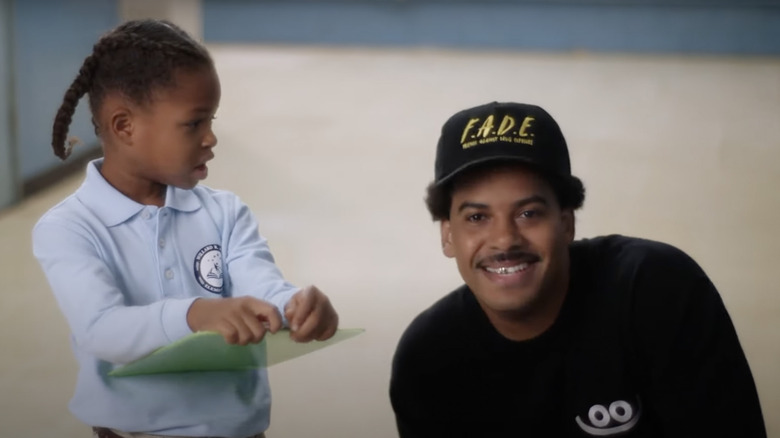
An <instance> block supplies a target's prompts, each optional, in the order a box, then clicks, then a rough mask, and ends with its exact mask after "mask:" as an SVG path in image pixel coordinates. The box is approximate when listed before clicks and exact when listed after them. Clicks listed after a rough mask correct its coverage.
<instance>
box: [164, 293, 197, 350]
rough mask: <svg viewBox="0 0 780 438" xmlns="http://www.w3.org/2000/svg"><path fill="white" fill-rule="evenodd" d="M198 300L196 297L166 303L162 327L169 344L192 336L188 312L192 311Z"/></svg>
mask: <svg viewBox="0 0 780 438" xmlns="http://www.w3.org/2000/svg"><path fill="white" fill-rule="evenodd" d="M197 299H198V298H197V297H195V298H187V299H183V300H166V301H165V304H164V305H163V309H162V326H163V330H164V331H165V336H167V337H168V341H169V342H174V341H177V340H179V339H181V338H183V337H185V336H187V335H190V334H192V329H190V326H189V324H187V312H188V311H189V310H190V306H191V305H192V303H193V302H195V300H197Z"/></svg>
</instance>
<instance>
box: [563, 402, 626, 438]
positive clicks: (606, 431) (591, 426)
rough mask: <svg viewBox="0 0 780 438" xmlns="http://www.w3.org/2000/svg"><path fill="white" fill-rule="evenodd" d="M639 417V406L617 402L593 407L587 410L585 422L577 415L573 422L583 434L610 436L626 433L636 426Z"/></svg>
mask: <svg viewBox="0 0 780 438" xmlns="http://www.w3.org/2000/svg"><path fill="white" fill-rule="evenodd" d="M640 415H641V404H640V403H639V401H637V402H636V403H635V404H631V403H629V402H627V401H625V400H617V401H614V402H612V403H610V405H609V407H607V406H604V405H593V406H591V407H590V409H589V410H588V418H587V421H586V420H583V419H582V418H580V416H579V415H578V416H577V417H576V418H575V420H576V421H577V425H578V426H580V429H582V431H583V432H585V433H587V434H588V435H591V436H612V435H617V434H620V433H623V432H628V431H629V430H631V429H633V428H634V426H636V423H637V422H638V421H639V416H640Z"/></svg>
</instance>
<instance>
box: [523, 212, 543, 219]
mask: <svg viewBox="0 0 780 438" xmlns="http://www.w3.org/2000/svg"><path fill="white" fill-rule="evenodd" d="M538 215H539V212H538V211H536V210H524V211H523V212H522V213H520V217H522V218H523V219H532V218H534V217H536V216H538Z"/></svg>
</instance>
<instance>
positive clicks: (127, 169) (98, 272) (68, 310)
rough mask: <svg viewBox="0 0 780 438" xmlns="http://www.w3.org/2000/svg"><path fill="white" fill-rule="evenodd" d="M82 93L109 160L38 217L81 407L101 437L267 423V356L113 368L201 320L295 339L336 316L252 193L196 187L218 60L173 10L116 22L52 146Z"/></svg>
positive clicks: (254, 428) (244, 433) (310, 335)
mask: <svg viewBox="0 0 780 438" xmlns="http://www.w3.org/2000/svg"><path fill="white" fill-rule="evenodd" d="M85 94H88V95H89V106H90V110H91V113H92V121H93V124H94V125H95V131H96V133H97V135H98V137H99V138H100V141H101V144H102V147H103V152H104V158H102V159H98V160H95V161H92V162H91V163H89V165H88V167H87V173H86V178H85V180H84V183H83V184H82V185H81V187H80V188H79V189H78V190H77V191H76V192H75V193H73V194H72V195H71V196H69V197H68V198H66V199H65V200H64V201H63V202H61V203H60V204H58V205H57V206H55V207H54V208H52V209H51V210H50V211H49V212H47V213H46V214H45V215H44V216H43V217H42V218H41V219H40V221H39V222H38V224H37V225H36V226H35V229H34V231H33V247H34V253H35V256H36V257H37V259H38V261H39V262H40V264H41V266H42V267H43V270H44V271H45V273H46V276H47V278H48V281H49V283H50V285H51V287H52V290H53V292H54V295H55V297H56V299H57V302H58V303H59V306H60V308H61V310H62V312H63V314H64V315H65V318H66V319H67V322H68V324H69V326H70V329H71V331H72V335H71V343H72V347H73V351H74V354H75V356H76V358H77V360H78V363H79V374H78V381H77V383H76V390H75V395H74V396H73V398H72V399H71V402H70V409H71V411H72V412H73V414H74V415H75V416H76V417H78V418H79V419H80V420H81V421H83V422H84V423H86V424H88V425H90V426H92V427H93V430H94V432H95V435H96V436H99V437H141V436H146V434H150V435H154V436H177V437H182V436H190V437H205V436H209V437H241V438H244V437H256V436H263V431H264V430H266V428H267V427H268V424H269V414H270V394H269V387H268V380H267V375H266V372H265V370H258V371H246V372H211V373H184V374H168V375H154V376H145V377H141V376H139V377H132V378H112V377H108V372H109V371H111V370H112V369H113V368H114V367H115V364H122V363H127V362H130V361H133V360H135V359H138V358H140V357H143V356H145V355H147V354H149V353H151V352H152V351H154V350H155V349H157V348H159V347H162V346H164V345H166V344H169V343H171V342H173V341H176V340H177V339H180V338H182V337H183V336H186V335H188V334H190V333H193V332H196V331H201V330H213V331H218V332H220V333H221V334H222V335H223V336H224V337H225V339H226V340H227V341H228V342H231V343H237V344H242V345H243V344H247V343H250V342H259V341H260V340H261V339H262V338H263V336H264V334H265V332H266V331H270V332H272V333H273V332H276V331H277V330H279V329H280V328H281V327H282V326H283V325H285V324H289V327H290V329H291V336H292V338H293V339H294V340H296V341H299V342H306V341H309V340H313V339H317V340H322V339H327V338H329V337H330V336H332V335H333V334H334V333H335V331H336V329H337V326H338V316H337V314H336V312H335V311H334V309H333V307H332V306H331V305H330V302H329V300H328V298H327V297H326V296H325V295H324V294H323V293H322V292H320V291H319V290H318V289H317V288H316V287H313V286H310V287H307V288H304V289H298V288H296V287H294V286H293V285H291V284H290V283H288V282H286V281H285V280H284V278H283V277H282V275H281V273H280V272H279V270H278V269H277V267H276V266H275V265H274V261H273V257H272V256H271V253H270V252H269V250H268V246H267V245H266V241H265V239H264V238H263V237H261V236H260V235H259V234H258V231H257V223H256V221H255V219H254V217H253V215H252V213H251V212H250V211H249V209H248V208H247V206H246V205H244V204H243V203H242V202H241V201H240V200H239V199H238V197H236V196H235V195H234V194H231V193H228V192H224V191H218V190H212V189H209V188H207V187H203V186H197V184H198V182H199V181H200V180H203V179H205V178H206V176H207V175H208V167H207V163H208V162H209V161H210V160H211V159H212V158H214V151H213V149H214V146H215V145H216V143H217V139H216V137H215V135H214V132H213V131H212V128H211V123H212V120H213V119H214V114H215V113H216V111H217V107H218V105H219V100H220V84H219V79H218V78H217V73H216V71H215V68H214V62H213V61H212V59H211V57H210V56H209V54H208V52H207V51H206V49H205V48H204V47H202V46H201V45H200V44H198V43H196V42H195V41H194V40H193V39H192V38H190V37H189V36H188V35H187V34H186V33H185V32H184V31H182V30H181V29H179V28H178V27H177V26H175V25H173V24H171V23H169V22H165V21H152V20H144V21H132V22H127V23H125V24H122V25H121V26H119V27H117V28H116V29H115V30H113V31H111V32H110V33H108V34H106V35H105V36H103V37H102V38H100V40H99V41H98V42H97V44H95V46H94V48H93V51H92V54H91V55H89V56H88V57H87V58H86V59H85V60H84V64H83V65H82V67H81V70H80V71H79V74H78V76H77V77H76V79H75V80H74V81H73V83H72V84H71V86H70V88H69V89H68V90H67V92H66V93H65V98H64V101H63V103H62V106H61V107H60V109H59V111H58V113H57V116H56V119H55V122H54V130H53V131H54V132H53V143H52V144H53V146H54V152H55V154H56V155H57V156H59V157H60V158H62V159H65V158H67V156H68V155H69V153H70V150H69V149H66V148H65V147H64V145H65V142H66V135H67V132H68V126H69V125H70V122H71V117H72V116H73V112H74V109H75V107H76V105H77V103H78V101H79V99H80V98H81V97H82V96H84V95H85ZM282 315H284V316H282Z"/></svg>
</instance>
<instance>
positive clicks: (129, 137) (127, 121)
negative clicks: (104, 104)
mask: <svg viewBox="0 0 780 438" xmlns="http://www.w3.org/2000/svg"><path fill="white" fill-rule="evenodd" d="M107 128H108V130H109V133H110V135H111V136H112V137H114V138H116V139H117V140H119V141H120V142H122V143H123V144H126V145H128V146H132V145H133V131H134V125H133V112H132V111H131V110H130V108H128V107H126V106H118V107H116V108H114V110H113V111H112V112H111V113H110V115H109V119H108V126H107Z"/></svg>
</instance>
